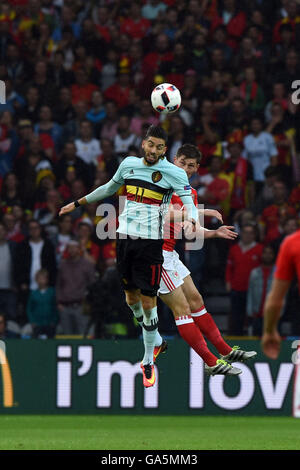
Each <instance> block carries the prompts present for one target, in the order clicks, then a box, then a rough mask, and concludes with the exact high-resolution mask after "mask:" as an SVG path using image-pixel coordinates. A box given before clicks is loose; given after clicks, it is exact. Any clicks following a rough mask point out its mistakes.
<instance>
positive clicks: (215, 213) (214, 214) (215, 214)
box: [198, 209, 223, 223]
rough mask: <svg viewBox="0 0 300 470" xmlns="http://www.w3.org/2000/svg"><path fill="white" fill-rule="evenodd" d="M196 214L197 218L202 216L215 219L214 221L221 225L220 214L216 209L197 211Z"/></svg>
mask: <svg viewBox="0 0 300 470" xmlns="http://www.w3.org/2000/svg"><path fill="white" fill-rule="evenodd" d="M198 214H199V216H203V215H204V216H205V217H216V219H218V220H219V221H220V222H221V223H223V217H222V214H221V213H220V212H219V211H217V210H216V209H198Z"/></svg>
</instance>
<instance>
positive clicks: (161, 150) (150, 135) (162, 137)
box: [142, 125, 167, 165]
mask: <svg viewBox="0 0 300 470" xmlns="http://www.w3.org/2000/svg"><path fill="white" fill-rule="evenodd" d="M166 144H167V134H166V133H165V131H164V130H163V128H162V127H159V126H153V125H152V126H150V127H149V129H148V130H147V132H146V135H145V139H144V140H143V143H142V147H143V150H144V152H145V155H144V159H145V161H146V163H147V165H154V164H155V163H157V162H158V160H160V159H161V158H164V156H165V153H166V150H167V145H166Z"/></svg>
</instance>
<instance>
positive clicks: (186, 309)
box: [172, 302, 191, 319]
mask: <svg viewBox="0 0 300 470" xmlns="http://www.w3.org/2000/svg"><path fill="white" fill-rule="evenodd" d="M172 311H173V315H174V318H175V319H177V318H179V317H182V316H184V315H190V314H191V309H190V306H189V304H188V303H187V302H182V303H180V304H178V305H176V306H174V307H173V310H172Z"/></svg>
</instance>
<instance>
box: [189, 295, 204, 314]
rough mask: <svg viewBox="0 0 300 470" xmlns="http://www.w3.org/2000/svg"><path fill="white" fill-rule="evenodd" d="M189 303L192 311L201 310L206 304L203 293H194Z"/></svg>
mask: <svg viewBox="0 0 300 470" xmlns="http://www.w3.org/2000/svg"><path fill="white" fill-rule="evenodd" d="M189 305H190V310H191V311H192V312H195V311H197V310H200V308H201V307H203V305H204V302H203V298H202V295H201V294H199V292H195V293H194V294H192V295H191V296H190V298H189Z"/></svg>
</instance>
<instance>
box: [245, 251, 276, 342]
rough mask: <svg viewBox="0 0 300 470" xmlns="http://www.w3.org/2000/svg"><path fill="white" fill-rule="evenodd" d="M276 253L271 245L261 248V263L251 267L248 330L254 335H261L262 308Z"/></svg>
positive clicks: (248, 296) (270, 280)
mask: <svg viewBox="0 0 300 470" xmlns="http://www.w3.org/2000/svg"><path fill="white" fill-rule="evenodd" d="M275 258H276V253H275V250H274V248H272V246H271V245H266V246H264V248H263V252H262V255H261V264H260V265H259V266H258V267H257V268H254V269H252V271H251V273H250V278H249V285H248V294H247V315H248V332H249V333H250V336H251V335H254V336H261V335H262V327H263V308H264V303H265V300H266V296H267V294H268V292H269V290H270V287H271V282H272V278H273V273H274V263H275Z"/></svg>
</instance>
